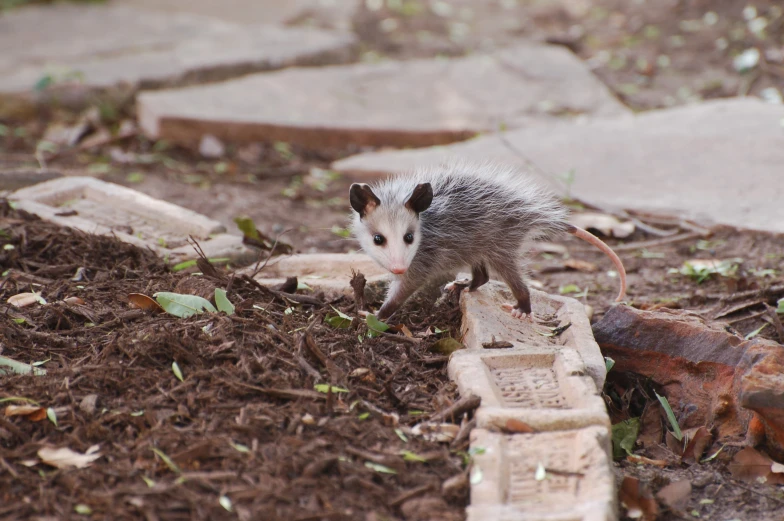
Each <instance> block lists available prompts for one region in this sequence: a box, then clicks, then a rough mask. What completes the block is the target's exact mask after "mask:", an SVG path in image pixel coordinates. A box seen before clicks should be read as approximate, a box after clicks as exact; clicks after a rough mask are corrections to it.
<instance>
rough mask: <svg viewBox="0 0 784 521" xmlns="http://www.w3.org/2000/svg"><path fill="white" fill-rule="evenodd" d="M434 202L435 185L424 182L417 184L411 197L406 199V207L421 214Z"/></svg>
mask: <svg viewBox="0 0 784 521" xmlns="http://www.w3.org/2000/svg"><path fill="white" fill-rule="evenodd" d="M432 202H433V187H432V186H430V183H422V184H418V185H416V188H414V191H413V192H412V193H411V197H409V198H408V201H406V208H408V209H409V210H411V211H412V212H415V213H417V214H420V213H422V212H424V211H425V210H427V209H428V208H430V203H432Z"/></svg>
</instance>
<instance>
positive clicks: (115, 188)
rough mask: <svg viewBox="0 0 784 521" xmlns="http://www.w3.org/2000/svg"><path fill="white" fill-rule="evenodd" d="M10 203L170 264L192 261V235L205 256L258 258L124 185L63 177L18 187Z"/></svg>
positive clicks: (205, 224) (183, 212) (217, 226)
mask: <svg viewBox="0 0 784 521" xmlns="http://www.w3.org/2000/svg"><path fill="white" fill-rule="evenodd" d="M10 199H11V200H12V201H13V202H14V203H15V205H16V207H17V208H19V209H22V210H25V211H28V212H30V213H33V214H36V215H38V216H39V217H41V218H42V219H44V220H47V221H50V222H53V223H56V224H59V225H61V226H67V227H69V228H74V229H77V230H81V231H83V232H85V233H93V234H102V235H114V236H116V237H117V238H119V239H120V240H122V241H125V242H129V243H131V244H135V245H137V246H139V247H142V248H149V249H151V250H152V251H155V252H156V253H158V254H159V255H161V256H163V257H166V258H168V259H169V261H170V262H173V263H174V262H180V261H182V260H186V259H191V258H196V257H197V255H196V252H195V251H194V249H193V248H192V247H191V246H190V245H188V243H187V239H188V237H189V236H192V237H193V238H194V239H196V240H197V241H199V244H200V245H201V247H202V249H203V250H204V252H205V254H206V255H207V256H208V257H219V256H228V257H229V258H231V259H232V260H235V261H240V260H244V261H248V259H255V258H257V257H258V254H257V253H255V252H253V251H252V250H250V249H249V248H246V247H244V246H243V245H242V238H241V237H238V236H231V235H228V234H226V233H225V231H226V228H225V227H224V226H223V225H222V224H221V223H219V222H217V221H214V220H212V219H210V218H208V217H205V216H203V215H201V214H199V213H196V212H193V211H191V210H188V209H185V208H182V207H180V206H177V205H174V204H171V203H167V202H165V201H161V200H158V199H154V198H152V197H149V196H147V195H145V194H142V193H140V192H137V191H136V190H132V189H130V188H126V187H124V186H120V185H115V184H113V183H107V182H105V181H101V180H99V179H94V178H92V177H63V178H59V179H53V180H51V181H46V182H43V183H39V184H36V185H33V186H30V187H27V188H22V189H20V190H17V191H16V192H14V193H12V194H11V196H10Z"/></svg>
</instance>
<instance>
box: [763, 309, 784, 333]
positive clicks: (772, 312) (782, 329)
mask: <svg viewBox="0 0 784 521" xmlns="http://www.w3.org/2000/svg"><path fill="white" fill-rule="evenodd" d="M763 304H764V305H765V310H766V311H767V312H768V316H769V317H770V320H769V322H770V323H771V324H773V327H774V328H775V329H776V334H777V335H778V337H779V343H781V342H784V326H782V325H781V319H780V318H779V314H778V313H777V312H776V308H774V307H773V306H771V305H770V304H768V303H767V302H763Z"/></svg>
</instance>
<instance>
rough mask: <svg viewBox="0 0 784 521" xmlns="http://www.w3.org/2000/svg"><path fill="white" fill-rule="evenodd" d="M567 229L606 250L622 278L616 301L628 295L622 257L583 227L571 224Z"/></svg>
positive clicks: (605, 252)
mask: <svg viewBox="0 0 784 521" xmlns="http://www.w3.org/2000/svg"><path fill="white" fill-rule="evenodd" d="M566 231H567V232H569V233H571V234H572V235H574V236H575V237H577V238H579V239H582V240H584V241H585V242H587V243H590V244H592V245H593V246H596V247H597V248H599V249H600V250H602V252H604V254H605V255H607V256H608V257H609V258H610V260H611V261H612V262H613V264H615V269H616V270H618V276H619V277H620V278H621V290H620V291H619V292H618V298H616V299H615V301H616V302H620V301H622V300H623V299H624V297H625V296H626V270H625V269H624V267H623V263H622V262H621V259H619V258H618V255H616V254H615V252H614V251H612V249H610V247H609V246H607V245H606V244H604V243H603V242H602V241H601V240H600V239H599V238H598V237H596V236H595V235H593V234H591V233H588V232H587V231H585V230H583V229H582V228H578V227H577V226H571V225H570V226H569V228H568V229H567V230H566Z"/></svg>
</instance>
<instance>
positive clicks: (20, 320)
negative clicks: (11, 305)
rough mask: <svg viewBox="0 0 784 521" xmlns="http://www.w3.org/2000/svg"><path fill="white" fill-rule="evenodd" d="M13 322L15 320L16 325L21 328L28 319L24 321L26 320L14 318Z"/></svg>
mask: <svg viewBox="0 0 784 521" xmlns="http://www.w3.org/2000/svg"><path fill="white" fill-rule="evenodd" d="M11 320H13V321H14V322H15V323H17V324H19V325H20V326H21V325H22V324H24V323H25V322H27V319H24V318H12V319H11Z"/></svg>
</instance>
